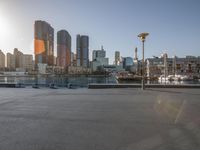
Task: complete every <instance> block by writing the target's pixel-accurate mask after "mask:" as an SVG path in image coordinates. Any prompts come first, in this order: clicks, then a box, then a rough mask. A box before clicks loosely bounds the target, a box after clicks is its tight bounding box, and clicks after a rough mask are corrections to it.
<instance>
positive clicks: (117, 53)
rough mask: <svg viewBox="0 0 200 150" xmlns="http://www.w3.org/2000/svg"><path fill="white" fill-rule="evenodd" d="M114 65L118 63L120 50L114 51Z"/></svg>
mask: <svg viewBox="0 0 200 150" xmlns="http://www.w3.org/2000/svg"><path fill="white" fill-rule="evenodd" d="M114 64H115V65H119V64H120V52H119V51H115V63H114Z"/></svg>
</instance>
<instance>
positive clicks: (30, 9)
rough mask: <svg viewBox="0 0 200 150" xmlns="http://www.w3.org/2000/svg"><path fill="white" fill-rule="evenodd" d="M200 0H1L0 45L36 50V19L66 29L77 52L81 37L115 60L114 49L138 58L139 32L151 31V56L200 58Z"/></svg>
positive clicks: (6, 48)
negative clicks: (87, 39)
mask: <svg viewBox="0 0 200 150" xmlns="http://www.w3.org/2000/svg"><path fill="white" fill-rule="evenodd" d="M199 8H200V1H199V0H0V49H1V50H2V51H3V52H4V53H7V52H13V49H14V48H18V49H19V50H21V51H22V52H23V53H27V54H33V53H34V45H33V42H34V21H35V20H44V21H47V22H48V23H50V24H51V26H52V27H53V28H54V30H55V31H54V32H55V33H54V34H55V37H54V38H55V41H54V43H55V48H54V54H55V55H56V53H57V51H56V33H57V31H59V30H61V29H65V30H67V31H68V32H69V33H70V34H71V36H72V51H73V52H75V49H76V47H75V45H76V35H77V34H82V35H88V36H89V38H90V47H89V49H90V58H91V53H92V50H94V49H100V48H101V45H103V47H104V49H105V50H106V55H107V57H109V61H110V63H112V62H113V61H114V52H115V51H120V53H121V56H123V57H128V56H131V57H133V56H134V49H135V47H138V57H139V59H141V55H142V51H141V46H142V43H141V41H140V40H139V39H138V37H137V35H138V34H139V33H141V32H148V33H149V36H148V37H147V39H146V42H145V57H146V58H149V57H152V56H160V54H161V53H163V52H167V53H168V55H169V57H171V56H174V55H176V56H178V57H185V56H186V55H194V56H200V9H199Z"/></svg>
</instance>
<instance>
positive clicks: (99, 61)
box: [91, 47, 109, 72]
mask: <svg viewBox="0 0 200 150" xmlns="http://www.w3.org/2000/svg"><path fill="white" fill-rule="evenodd" d="M92 59H93V60H92V62H91V68H92V71H93V72H96V71H100V70H98V68H99V66H104V65H108V61H109V60H108V58H106V51H105V50H104V49H103V47H101V50H93V52H92Z"/></svg>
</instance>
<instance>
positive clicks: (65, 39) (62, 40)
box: [57, 30, 71, 67]
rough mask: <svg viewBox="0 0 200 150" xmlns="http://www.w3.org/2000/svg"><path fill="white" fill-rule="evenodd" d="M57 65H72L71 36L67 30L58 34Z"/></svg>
mask: <svg viewBox="0 0 200 150" xmlns="http://www.w3.org/2000/svg"><path fill="white" fill-rule="evenodd" d="M57 65H58V66H61V67H67V66H70V65H71V36H70V34H69V33H68V32H67V31H66V30H60V31H58V32H57Z"/></svg>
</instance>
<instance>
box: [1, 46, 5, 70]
mask: <svg viewBox="0 0 200 150" xmlns="http://www.w3.org/2000/svg"><path fill="white" fill-rule="evenodd" d="M4 69H5V54H4V53H3V52H2V51H1V50H0V70H4Z"/></svg>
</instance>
